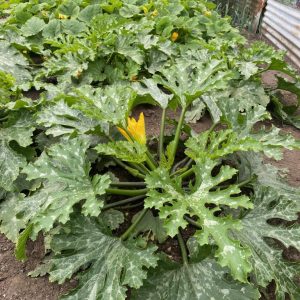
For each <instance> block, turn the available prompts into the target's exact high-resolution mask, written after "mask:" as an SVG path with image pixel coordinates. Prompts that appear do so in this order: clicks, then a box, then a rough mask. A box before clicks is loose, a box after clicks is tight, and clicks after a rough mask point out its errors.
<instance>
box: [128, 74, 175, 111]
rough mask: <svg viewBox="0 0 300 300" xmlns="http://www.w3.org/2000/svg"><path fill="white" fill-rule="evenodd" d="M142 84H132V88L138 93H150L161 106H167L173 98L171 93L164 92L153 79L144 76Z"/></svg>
mask: <svg viewBox="0 0 300 300" xmlns="http://www.w3.org/2000/svg"><path fill="white" fill-rule="evenodd" d="M142 84H143V85H142ZM142 84H140V83H136V84H134V88H135V90H136V91H137V93H138V94H139V95H150V96H151V97H152V98H153V99H154V100H155V102H157V103H158V104H159V105H160V106H161V107H162V108H167V106H168V104H169V101H170V100H171V99H172V98H173V95H172V94H171V95H168V94H166V93H164V92H163V91H162V90H161V89H160V88H159V87H158V86H157V83H156V82H155V81H154V80H153V79H150V78H146V79H144V80H143V81H142Z"/></svg>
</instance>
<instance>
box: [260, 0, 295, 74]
mask: <svg viewBox="0 0 300 300" xmlns="http://www.w3.org/2000/svg"><path fill="white" fill-rule="evenodd" d="M262 35H263V36H264V37H265V38H266V39H267V40H269V41H270V42H271V43H273V44H274V45H275V46H277V47H278V48H280V49H283V50H286V51H287V56H288V57H289V58H290V59H291V60H292V61H293V63H294V64H295V65H297V66H298V67H299V68H300V10H299V9H295V8H293V7H289V6H286V5H283V4H281V3H279V2H277V1H275V0H268V1H267V6H266V11H265V15H264V17H263V20H262Z"/></svg>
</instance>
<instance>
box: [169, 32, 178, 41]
mask: <svg viewBox="0 0 300 300" xmlns="http://www.w3.org/2000/svg"><path fill="white" fill-rule="evenodd" d="M178 37H179V33H178V32H176V31H175V32H173V33H172V35H171V40H172V41H173V42H175V41H176V40H177V39H178Z"/></svg>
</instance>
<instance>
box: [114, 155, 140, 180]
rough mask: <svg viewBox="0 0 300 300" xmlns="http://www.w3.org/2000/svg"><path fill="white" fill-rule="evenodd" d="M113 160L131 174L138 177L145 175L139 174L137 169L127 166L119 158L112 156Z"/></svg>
mask: <svg viewBox="0 0 300 300" xmlns="http://www.w3.org/2000/svg"><path fill="white" fill-rule="evenodd" d="M113 160H114V161H115V162H116V163H117V164H118V165H119V166H120V167H122V168H124V169H125V170H126V171H127V172H128V173H130V174H131V175H132V176H134V177H137V178H140V179H145V175H144V174H141V173H140V172H139V171H138V170H136V169H134V168H131V167H129V166H127V165H126V164H125V163H123V162H122V161H121V160H119V159H118V158H116V157H113Z"/></svg>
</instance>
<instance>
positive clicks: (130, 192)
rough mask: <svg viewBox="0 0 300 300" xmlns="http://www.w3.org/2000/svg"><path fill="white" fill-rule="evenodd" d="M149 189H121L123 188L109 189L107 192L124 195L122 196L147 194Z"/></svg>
mask: <svg viewBox="0 0 300 300" xmlns="http://www.w3.org/2000/svg"><path fill="white" fill-rule="evenodd" d="M147 191H148V189H140V190H121V189H107V190H106V192H107V193H108V194H112V195H122V196H139V195H145V194H146V193H147Z"/></svg>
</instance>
